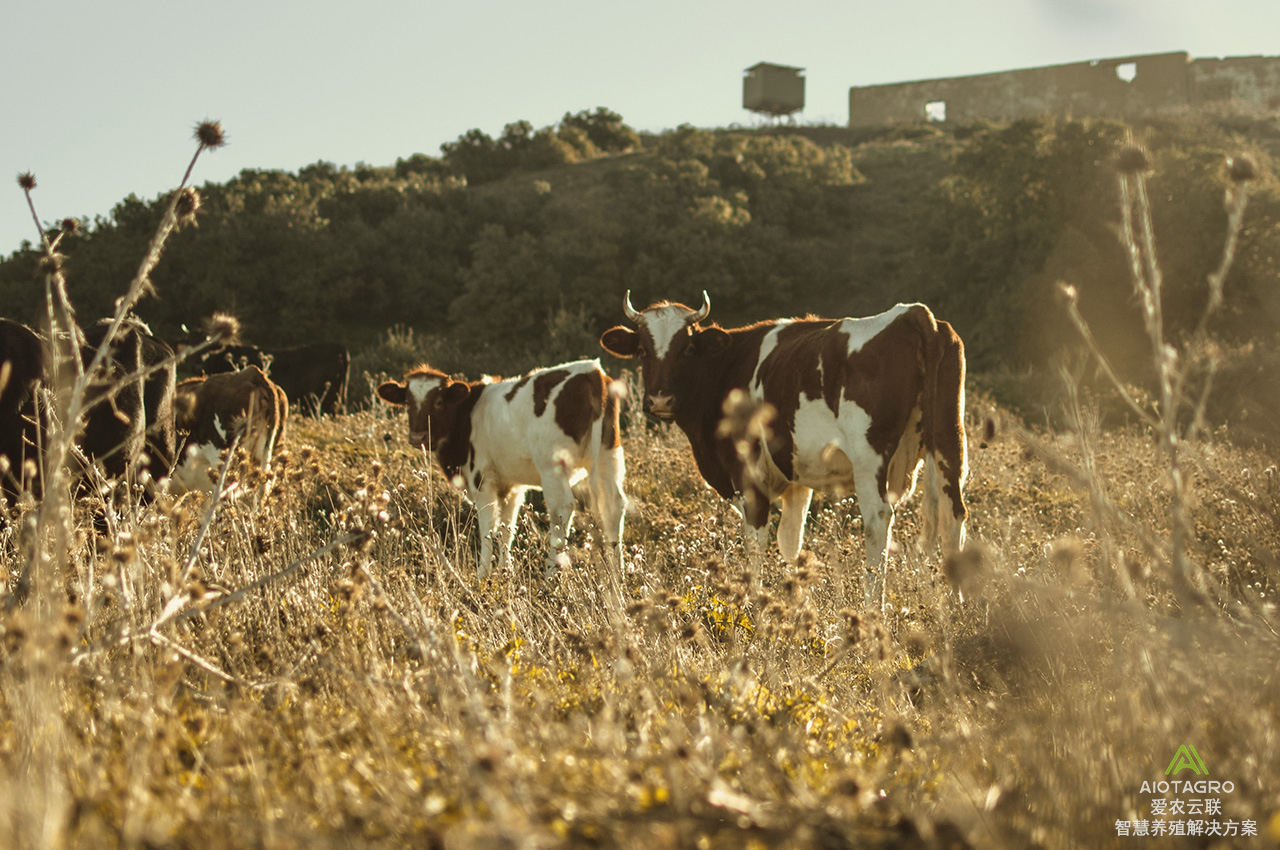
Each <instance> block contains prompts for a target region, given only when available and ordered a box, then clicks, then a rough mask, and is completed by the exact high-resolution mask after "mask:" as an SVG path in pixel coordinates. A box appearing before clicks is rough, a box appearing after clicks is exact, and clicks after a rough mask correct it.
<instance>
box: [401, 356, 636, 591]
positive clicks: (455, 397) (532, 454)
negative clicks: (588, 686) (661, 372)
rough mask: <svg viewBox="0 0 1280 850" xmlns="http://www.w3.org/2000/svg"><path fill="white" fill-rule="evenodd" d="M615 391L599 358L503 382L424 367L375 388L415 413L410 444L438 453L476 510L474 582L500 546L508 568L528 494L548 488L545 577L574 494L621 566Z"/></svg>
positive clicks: (562, 544)
mask: <svg viewBox="0 0 1280 850" xmlns="http://www.w3.org/2000/svg"><path fill="white" fill-rule="evenodd" d="M611 386H612V381H610V379H609V377H608V376H607V375H606V374H605V373H604V371H603V370H602V369H601V368H600V362H599V361H598V360H584V361H580V362H577V363H565V364H563V365H561V366H554V367H552V368H549V369H538V370H536V371H533V372H530V373H529V374H527V375H525V376H524V377H522V378H512V379H508V380H505V381H502V380H498V381H455V380H452V379H450V378H449V376H448V375H445V374H444V373H443V372H440V371H437V370H436V369H432V368H431V367H430V366H426V365H423V366H419V367H418V368H416V369H414V370H413V371H411V372H409V373H408V374H407V375H405V377H404V380H403V381H388V382H386V383H384V384H382V385H381V386H379V387H378V396H379V398H381V399H382V400H383V401H385V402H387V403H388V404H391V405H395V406H398V407H407V408H408V409H409V442H410V443H412V444H414V445H415V446H417V445H421V446H423V447H424V448H426V449H427V450H429V451H430V452H432V453H433V454H434V455H435V456H436V460H437V461H438V462H439V464H440V467H441V469H443V470H444V473H445V475H446V476H447V477H448V478H449V479H450V480H451V481H453V482H455V483H460V484H461V486H463V487H465V489H466V492H467V495H468V497H469V498H470V499H471V501H472V502H473V503H474V504H475V505H476V508H477V510H478V512H479V519H480V533H481V535H482V537H481V543H480V565H479V568H478V570H477V577H478V578H480V579H481V580H483V579H484V576H485V574H486V573H487V572H488V570H489V562H490V560H491V559H492V557H493V540H494V538H497V539H498V542H499V544H500V546H501V558H502V561H503V562H506V561H507V559H508V558H509V556H510V553H511V540H512V538H513V537H514V535H515V520H516V514H517V512H518V511H519V510H520V505H521V503H522V502H523V501H524V494H525V491H526V490H528V489H530V488H541V489H542V493H543V496H544V497H545V498H546V503H547V513H548V514H549V515H550V519H551V550H550V552H549V553H548V557H547V573H548V574H550V573H553V572H554V571H555V569H556V566H557V565H558V561H559V560H561V556H562V555H563V553H564V551H565V549H566V547H567V546H568V537H569V531H570V526H571V524H572V522H573V512H574V495H575V490H576V492H577V493H579V494H580V495H582V496H583V498H584V500H585V501H586V503H587V506H588V507H589V508H590V509H591V510H592V512H593V513H595V515H596V517H597V518H598V519H599V520H600V524H601V526H602V528H603V530H604V536H605V540H606V542H607V543H608V545H609V546H610V548H611V549H612V550H613V555H614V558H615V559H616V562H617V563H618V564H621V559H622V525H623V512H624V510H625V507H626V497H625V496H624V495H623V492H622V482H623V478H624V477H625V475H626V464H625V461H624V459H623V456H622V443H621V440H620V437H619V433H618V410H619V402H618V396H617V393H615V392H613V391H611ZM583 484H585V488H583V487H582V486H581V485H583Z"/></svg>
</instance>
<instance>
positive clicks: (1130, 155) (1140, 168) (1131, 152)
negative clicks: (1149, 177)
mask: <svg viewBox="0 0 1280 850" xmlns="http://www.w3.org/2000/svg"><path fill="white" fill-rule="evenodd" d="M1116 170H1117V171H1119V172H1120V173H1121V174H1139V173H1141V172H1144V171H1150V170H1151V159H1150V157H1148V156H1147V151H1146V149H1144V148H1143V147H1142V145H1139V144H1133V143H1131V144H1127V145H1125V146H1124V147H1123V148H1121V149H1120V153H1118V154H1116Z"/></svg>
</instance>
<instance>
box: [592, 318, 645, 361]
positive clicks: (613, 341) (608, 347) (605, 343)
mask: <svg viewBox="0 0 1280 850" xmlns="http://www.w3.org/2000/svg"><path fill="white" fill-rule="evenodd" d="M639 345H640V335H639V334H637V333H636V332H635V331H633V330H631V328H624V327H623V326H622V325H618V326H617V327H616V328H609V330H607V331H605V332H604V333H602V334H600V347H601V348H603V349H604V350H605V351H607V352H609V353H610V354H612V355H613V356H614V357H621V358H623V359H626V358H628V357H635V356H636V349H637V348H639Z"/></svg>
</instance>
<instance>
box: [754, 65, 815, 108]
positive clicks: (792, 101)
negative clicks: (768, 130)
mask: <svg viewBox="0 0 1280 850" xmlns="http://www.w3.org/2000/svg"><path fill="white" fill-rule="evenodd" d="M742 108H743V109H750V110H751V111H752V112H761V113H764V114H765V115H772V116H774V117H778V116H782V115H790V114H791V113H793V112H798V111H800V110H801V109H804V68H791V67H788V66H786V65H771V64H769V63H768V62H757V63H756V64H755V65H752V66H751V67H750V68H748V69H747V70H745V71H743V72H742Z"/></svg>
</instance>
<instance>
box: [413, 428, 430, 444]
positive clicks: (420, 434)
mask: <svg viewBox="0 0 1280 850" xmlns="http://www.w3.org/2000/svg"><path fill="white" fill-rule="evenodd" d="M426 444H427V432H426V431H410V432H409V445H411V446H425V445H426Z"/></svg>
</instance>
